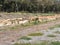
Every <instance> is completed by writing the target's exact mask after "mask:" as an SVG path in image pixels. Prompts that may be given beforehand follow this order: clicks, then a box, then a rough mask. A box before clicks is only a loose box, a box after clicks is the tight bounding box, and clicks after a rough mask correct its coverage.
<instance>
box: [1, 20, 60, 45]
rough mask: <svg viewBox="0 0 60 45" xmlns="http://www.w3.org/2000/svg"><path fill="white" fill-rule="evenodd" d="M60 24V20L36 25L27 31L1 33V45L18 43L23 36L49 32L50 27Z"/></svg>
mask: <svg viewBox="0 0 60 45" xmlns="http://www.w3.org/2000/svg"><path fill="white" fill-rule="evenodd" d="M57 24H60V20H59V19H58V20H56V21H52V22H48V23H45V24H40V25H34V26H31V27H29V28H26V29H22V30H20V29H17V30H7V31H0V45H10V44H11V43H12V41H13V40H14V41H17V39H18V38H19V37H21V36H25V35H27V34H29V33H33V32H36V31H39V30H47V29H48V28H49V27H51V26H54V25H57Z"/></svg>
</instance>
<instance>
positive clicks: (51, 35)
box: [47, 34, 56, 37]
mask: <svg viewBox="0 0 60 45" xmlns="http://www.w3.org/2000/svg"><path fill="white" fill-rule="evenodd" d="M47 36H48V37H56V35H53V34H50V35H47Z"/></svg>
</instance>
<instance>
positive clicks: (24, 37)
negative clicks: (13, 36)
mask: <svg viewBox="0 0 60 45" xmlns="http://www.w3.org/2000/svg"><path fill="white" fill-rule="evenodd" d="M20 39H23V40H31V38H30V37H27V36H23V37H21V38H20Z"/></svg>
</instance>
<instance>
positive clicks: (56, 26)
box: [49, 25, 60, 29]
mask: <svg viewBox="0 0 60 45" xmlns="http://www.w3.org/2000/svg"><path fill="white" fill-rule="evenodd" d="M59 27H60V25H55V26H53V27H50V28H49V29H54V28H59Z"/></svg>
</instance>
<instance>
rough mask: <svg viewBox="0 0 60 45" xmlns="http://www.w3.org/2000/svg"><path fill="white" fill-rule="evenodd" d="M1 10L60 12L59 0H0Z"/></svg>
mask: <svg viewBox="0 0 60 45" xmlns="http://www.w3.org/2000/svg"><path fill="white" fill-rule="evenodd" d="M0 11H3V12H19V11H25V12H41V13H48V12H56V13H57V12H60V0H0Z"/></svg>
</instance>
